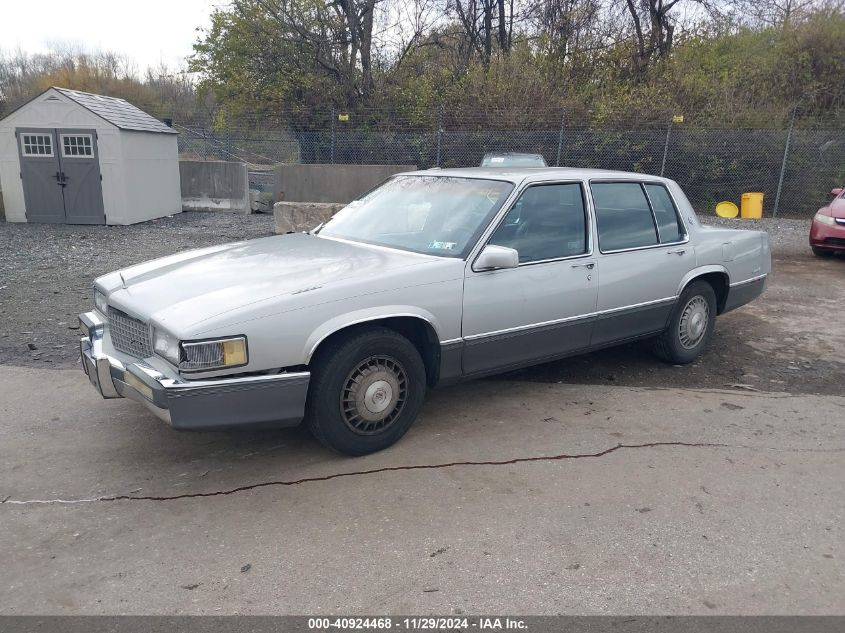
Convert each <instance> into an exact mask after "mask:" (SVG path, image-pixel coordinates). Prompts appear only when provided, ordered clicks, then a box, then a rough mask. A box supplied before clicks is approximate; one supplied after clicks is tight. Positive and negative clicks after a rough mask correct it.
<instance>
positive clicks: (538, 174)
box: [401, 167, 666, 183]
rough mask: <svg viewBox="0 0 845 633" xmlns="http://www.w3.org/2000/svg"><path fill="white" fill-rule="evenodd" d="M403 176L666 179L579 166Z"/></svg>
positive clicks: (421, 172)
mask: <svg viewBox="0 0 845 633" xmlns="http://www.w3.org/2000/svg"><path fill="white" fill-rule="evenodd" d="M401 175H413V176H453V177H456V178H488V179H493V180H508V181H510V182H514V183H517V182H522V181H525V180H530V181H540V182H542V181H544V180H561V179H570V178H571V179H573V180H590V179H598V178H601V179H619V180H632V179H636V180H644V179H647V180H660V181H665V180H666V178H661V177H660V176H653V175H651V174H642V173H637V172H631V171H614V170H610V169H581V168H578V167H461V168H455V169H425V170H418V171H409V172H405V173H403V174H401Z"/></svg>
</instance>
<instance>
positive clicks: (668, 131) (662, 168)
mask: <svg viewBox="0 0 845 633" xmlns="http://www.w3.org/2000/svg"><path fill="white" fill-rule="evenodd" d="M674 122H675V117H672V118H671V119H669V127H667V128H666V142H665V143H664V144H663V162H662V163H660V177H661V178H663V172H665V171H666V156H667V155H668V154H669V136H670V135H671V134H672V124H673V123H674Z"/></svg>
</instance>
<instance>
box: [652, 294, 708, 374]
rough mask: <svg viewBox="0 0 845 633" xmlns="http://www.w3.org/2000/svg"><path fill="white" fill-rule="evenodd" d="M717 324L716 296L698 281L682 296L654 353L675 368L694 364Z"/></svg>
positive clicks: (657, 342)
mask: <svg viewBox="0 0 845 633" xmlns="http://www.w3.org/2000/svg"><path fill="white" fill-rule="evenodd" d="M715 325H716V293H715V292H714V291H713V287H712V286H711V285H710V284H709V283H707V282H706V281H695V282H693V283H691V284H690V285H689V286H687V287H686V288H685V289H684V291H683V292H682V293H681V296H680V297H679V299H678V303H677V305H676V306H675V309H674V311H673V312H672V318H671V319H670V320H669V327H668V328H666V330H665V331H664V332H663V334H661V335H660V336H659V337H658V338H657V340H656V342H655V352H656V353H657V355H658V356H660V358H662V359H663V360H665V361H667V362H670V363H674V364H676V365H685V364H687V363H691V362H692V361H694V360H695V359H697V358H698V357H699V356H701V355H702V354H703V353H704V350H705V349H706V348H707V344H708V343H709V342H710V339H711V337H712V336H713V330H714V328H715Z"/></svg>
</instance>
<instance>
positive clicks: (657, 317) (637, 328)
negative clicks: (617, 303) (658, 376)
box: [590, 299, 675, 347]
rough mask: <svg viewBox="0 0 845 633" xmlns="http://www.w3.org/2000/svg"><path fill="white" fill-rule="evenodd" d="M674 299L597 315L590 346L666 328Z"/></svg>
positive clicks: (607, 343) (598, 345)
mask: <svg viewBox="0 0 845 633" xmlns="http://www.w3.org/2000/svg"><path fill="white" fill-rule="evenodd" d="M674 307H675V299H670V300H667V301H662V302H660V303H653V304H650V305H645V306H639V307H636V308H629V309H626V310H619V311H617V312H610V313H606V314H602V315H599V316H598V318H597V319H596V324H595V327H594V328H593V337H592V339H591V340H590V347H605V346H607V345H610V344H612V343H614V342H616V341H620V342H621V341H626V340H629V339H634V338H639V337H641V336H647V335H649V334H655V333H657V332H662V331H663V330H665V329H666V324H667V323H668V322H669V317H670V315H671V314H672V309H673V308H674Z"/></svg>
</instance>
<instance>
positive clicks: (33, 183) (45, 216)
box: [15, 128, 65, 224]
mask: <svg viewBox="0 0 845 633" xmlns="http://www.w3.org/2000/svg"><path fill="white" fill-rule="evenodd" d="M15 133H16V136H17V140H18V154H19V155H20V164H21V181H22V183H23V195H24V202H25V203H26V219H27V221H28V222H44V223H51V224H62V223H64V222H65V207H64V198H63V196H62V186H61V171H62V170H61V165H60V163H59V150H58V147H57V139H56V133H55V130H52V129H37V128H19V129H17V130H16V131H15Z"/></svg>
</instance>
